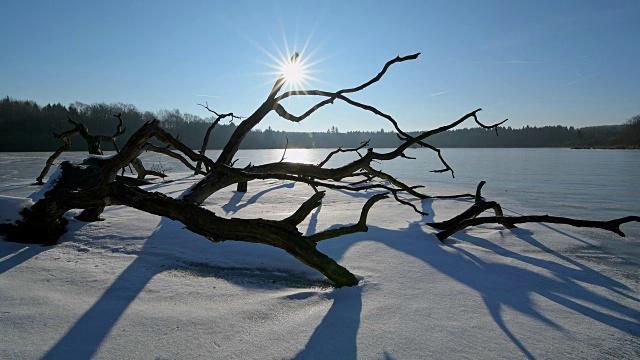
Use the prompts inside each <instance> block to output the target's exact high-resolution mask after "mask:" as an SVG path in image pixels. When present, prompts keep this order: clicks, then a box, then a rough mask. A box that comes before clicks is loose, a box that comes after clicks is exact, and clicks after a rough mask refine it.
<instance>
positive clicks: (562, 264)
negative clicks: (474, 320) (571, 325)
mask: <svg viewBox="0 0 640 360" xmlns="http://www.w3.org/2000/svg"><path fill="white" fill-rule="evenodd" d="M432 203H433V200H432V199H427V200H423V201H422V211H424V212H426V213H429V214H432V213H433V207H432ZM425 219H426V221H427V222H431V221H433V215H429V216H427V217H425V218H424V219H423V221H424V220H425ZM422 226H423V225H421V224H420V223H419V222H412V223H409V224H408V226H407V228H406V229H403V230H389V229H384V228H379V227H376V226H372V225H369V232H368V233H367V234H366V235H365V234H362V233H359V234H352V235H348V236H345V237H344V238H341V239H340V241H341V242H340V243H339V245H337V246H332V248H331V256H332V257H333V256H335V257H336V258H338V257H341V256H342V255H344V253H346V251H347V250H348V249H349V248H350V247H351V246H353V245H354V244H356V243H358V242H360V241H364V240H367V241H377V242H380V243H382V244H384V245H386V246H388V247H390V248H392V249H395V250H397V251H399V252H402V253H404V254H406V255H409V256H411V257H413V258H416V259H418V260H421V261H422V262H424V263H425V264H426V265H429V266H431V267H433V268H435V269H436V270H438V271H440V272H441V273H443V274H445V275H447V276H449V277H450V278H452V279H454V280H455V281H458V282H460V283H462V284H464V285H466V286H468V287H469V288H471V289H473V290H475V291H476V292H477V293H478V294H479V295H480V296H481V298H482V299H483V301H484V303H485V306H486V307H487V310H488V312H489V314H490V315H491V317H492V319H493V321H494V322H495V324H496V325H497V326H498V328H500V329H501V331H502V332H503V333H504V334H505V335H506V336H507V337H508V338H509V339H510V341H511V342H513V344H514V345H515V346H516V347H517V348H518V349H519V350H520V351H521V353H522V354H523V356H525V357H526V358H529V359H533V358H534V356H533V354H532V353H531V352H530V351H529V349H528V348H527V346H526V344H525V342H524V341H523V340H521V339H519V338H518V336H517V335H516V334H515V333H514V332H513V331H512V330H511V329H510V328H509V327H508V326H507V324H506V322H505V320H504V317H503V311H504V309H506V308H510V309H513V310H515V311H517V312H519V313H521V314H523V315H525V316H527V317H529V318H532V319H535V320H537V321H539V322H541V323H543V324H545V325H547V326H549V327H550V328H553V329H556V330H557V331H561V332H564V331H566V329H563V328H562V326H560V325H559V324H557V323H556V322H555V321H554V320H553V319H551V318H549V317H547V316H545V314H543V313H542V312H540V311H539V310H538V307H537V306H536V305H537V304H535V302H534V296H535V295H540V296H542V297H544V298H546V299H548V300H550V301H552V302H554V303H556V304H557V305H560V306H563V307H565V308H566V309H567V310H570V311H572V312H575V313H579V314H581V315H582V316H585V317H587V318H590V319H592V320H595V321H598V322H600V323H602V324H605V325H607V326H609V327H612V328H614V329H617V330H619V331H622V332H625V333H629V334H631V335H635V336H639V335H640V311H638V310H637V309H634V308H632V307H629V306H627V305H625V304H624V303H621V302H618V301H616V300H614V299H611V298H609V297H607V296H605V295H602V294H601V293H598V292H596V291H595V290H591V289H590V288H589V287H588V286H595V287H597V288H600V289H603V290H605V291H611V292H613V293H616V294H618V295H621V296H623V297H625V298H627V299H629V300H631V301H635V302H638V301H640V300H639V299H638V298H635V297H634V296H632V295H630V294H628V293H625V291H627V292H628V291H631V289H630V288H629V287H627V286H626V285H624V284H623V283H621V282H619V281H617V280H615V279H613V278H610V277H608V276H606V275H605V274H603V273H601V272H599V271H597V270H594V269H592V268H590V267H589V266H587V265H585V264H583V263H581V262H579V261H577V260H575V259H573V258H570V257H568V256H566V255H563V254H560V253H558V252H556V251H555V250H553V249H551V248H549V247H548V246H546V245H544V244H543V243H541V242H540V241H538V240H537V239H536V238H535V237H534V234H533V232H531V231H529V230H526V229H521V228H518V229H514V230H511V231H512V232H513V234H514V236H515V237H516V238H518V239H519V240H521V241H524V242H526V243H528V244H530V245H532V246H535V247H537V248H538V249H539V250H540V251H543V252H545V253H547V254H551V255H552V256H554V257H555V259H556V260H553V259H541V258H536V257H535V256H530V255H526V254H521V253H519V252H515V251H513V250H510V249H506V248H504V247H501V246H499V245H497V244H495V243H492V242H491V241H489V240H486V239H483V238H479V237H475V236H471V235H469V234H468V233H465V232H461V233H458V234H456V236H455V239H454V240H453V241H451V240H449V241H448V242H446V243H445V244H441V243H440V242H439V241H438V240H437V239H436V238H435V236H433V235H429V234H427V233H425V231H424V230H423V229H422ZM500 229H502V228H500ZM506 231H509V230H506ZM558 231H559V230H558ZM399 232H402V233H407V234H424V235H426V236H427V237H428V238H427V239H424V241H429V242H431V244H430V245H427V247H422V248H421V251H420V252H416V251H415V250H416V248H415V246H412V245H411V242H406V241H399V239H401V238H402V236H398V233H399ZM559 232H560V231H559ZM394 239H395V240H394ZM456 239H457V240H456ZM575 240H578V241H580V242H582V243H583V244H588V243H587V242H585V241H584V240H581V239H575ZM461 243H468V244H472V245H474V246H477V247H479V248H483V249H486V250H489V251H492V252H493V253H495V254H497V255H499V256H501V257H505V258H507V259H509V260H510V261H509V262H506V261H505V262H495V263H494V262H487V261H485V260H483V259H481V258H480V257H478V256H476V255H475V254H474V253H472V252H470V251H468V250H466V249H465V248H464V247H463V246H460V244H461ZM451 250H453V251H451ZM512 260H517V261H518V262H520V264H521V265H520V266H518V262H513V261H512ZM522 265H524V266H522ZM530 266H533V267H535V268H539V269H540V270H541V271H539V272H538V271H535V270H534V269H531V268H530ZM528 267H529V268H528ZM545 273H551V274H553V276H546V275H544V274H545ZM478 274H481V276H478ZM334 305H335V306H340V305H338V304H336V303H334ZM332 309H333V307H332ZM330 312H331V310H330ZM321 326H322V327H323V329H316V332H320V331H321V330H324V331H326V333H327V335H325V336H324V338H325V339H326V338H329V334H330V330H328V329H325V328H326V325H323V324H321ZM319 327H320V326H319ZM316 332H314V335H315V334H316ZM311 341H316V339H314V338H313V337H312V339H310V342H311ZM314 346H315V345H314ZM307 348H309V349H312V348H313V347H311V346H309V344H307V347H306V348H305V351H304V352H303V353H304V354H307V353H308V352H309V351H307Z"/></svg>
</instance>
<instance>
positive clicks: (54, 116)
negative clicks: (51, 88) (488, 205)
mask: <svg viewBox="0 0 640 360" xmlns="http://www.w3.org/2000/svg"><path fill="white" fill-rule="evenodd" d="M119 113H121V114H122V119H123V120H124V126H126V128H127V134H125V135H124V136H122V137H120V138H119V139H118V145H119V146H122V145H123V144H124V142H125V141H126V139H128V136H127V135H130V134H131V133H133V132H134V131H135V130H137V129H138V128H139V127H140V126H141V125H142V124H144V123H145V122H147V121H150V120H153V119H158V120H160V121H161V124H162V127H163V128H164V129H165V130H167V131H168V132H170V133H171V134H173V135H174V136H179V139H180V140H181V141H182V142H184V143H185V144H186V145H188V146H190V147H191V148H193V149H196V148H200V146H201V145H202V140H203V137H204V134H205V132H206V130H207V128H208V127H209V125H210V124H211V122H212V121H213V118H201V117H200V116H196V115H192V114H183V113H181V112H180V111H179V110H161V111H158V112H155V113H154V112H149V111H140V110H138V109H137V108H136V107H135V106H133V105H131V104H122V103H117V104H104V103H97V104H91V105H87V104H83V103H79V102H75V103H73V104H71V105H69V106H64V105H61V104H53V105H52V104H48V105H46V106H39V105H38V104H36V103H35V102H33V101H24V100H15V99H12V98H9V97H5V98H3V99H2V100H1V101H0V151H16V152H24V151H54V150H55V149H57V148H58V147H60V145H61V141H60V140H58V139H56V138H55V137H54V136H53V133H61V132H64V131H65V130H69V129H71V128H72V127H73V126H72V125H71V124H69V123H68V122H67V116H68V117H70V118H72V119H73V120H74V121H76V122H79V123H83V124H85V125H86V126H87V127H88V128H89V132H90V133H91V134H94V135H109V136H110V135H113V134H114V132H115V130H116V126H117V124H118V120H117V119H116V118H115V117H114V116H113V115H114V114H119ZM336 122H337V123H338V125H339V121H338V120H336ZM235 127H236V124H234V123H228V122H227V123H220V124H218V125H217V126H216V127H215V129H214V130H213V132H212V133H211V138H210V140H209V148H210V149H219V148H221V147H222V146H223V145H224V144H225V143H226V141H227V139H229V137H230V136H231V133H232V132H233V131H234V129H235ZM424 130H428V129H424ZM419 133H420V132H418V131H416V132H411V134H419ZM498 133H499V136H498V137H496V135H495V132H494V131H493V130H485V129H482V128H470V129H467V128H464V129H455V130H451V131H447V132H444V133H441V134H437V135H435V136H433V137H430V138H429V143H430V144H432V145H434V146H437V147H443V148H451V147H491V148H499V147H519V148H521V147H584V148H588V147H613V148H640V115H637V116H634V117H633V118H631V119H629V120H627V121H626V122H625V123H624V124H622V125H609V126H595V127H583V128H574V127H566V126H560V125H557V126H543V127H535V126H533V127H531V126H525V127H523V128H520V129H513V128H511V127H500V128H499V129H498ZM367 140H369V141H370V142H369V144H370V146H372V147H376V148H389V147H395V146H397V145H398V144H399V143H400V141H399V140H398V137H397V135H396V133H394V132H385V131H384V130H380V131H377V132H366V131H348V132H340V131H339V129H338V127H337V126H332V127H331V128H329V129H327V131H326V132H285V131H276V130H272V129H271V128H268V129H266V130H254V131H252V132H251V133H250V134H249V135H248V136H247V138H246V139H245V141H244V142H243V143H242V145H241V148H245V149H274V148H284V147H285V145H287V143H288V147H289V148H336V147H339V146H342V147H356V146H358V145H359V144H360V143H362V142H363V141H367ZM72 142H73V146H72V150H86V144H85V143H84V141H83V140H82V139H80V138H77V139H75V138H74V139H72ZM104 149H105V150H111V149H110V148H109V145H108V144H105V148H104Z"/></svg>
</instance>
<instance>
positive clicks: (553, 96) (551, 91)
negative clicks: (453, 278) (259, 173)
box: [0, 0, 640, 131]
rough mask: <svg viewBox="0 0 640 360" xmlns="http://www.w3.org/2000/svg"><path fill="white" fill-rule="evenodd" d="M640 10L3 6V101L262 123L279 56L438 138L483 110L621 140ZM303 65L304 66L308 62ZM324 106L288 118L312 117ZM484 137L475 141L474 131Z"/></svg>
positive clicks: (516, 122)
mask: <svg viewBox="0 0 640 360" xmlns="http://www.w3.org/2000/svg"><path fill="white" fill-rule="evenodd" d="M639 40H640V1H637V0H631V1H622V0H620V1H617V0H607V1H588V0H580V1H577V0H554V1H546V0H538V1H516V0H500V1H489V0H487V1H428V0H424V1H393V2H392V1H323V0H318V1H313V2H308V1H302V0H298V1H148V2H143V1H116V0H111V1H108V2H106V1H86V0H85V1H41V0H40V1H30V0H20V1H14V0H4V1H2V2H1V3H0V43H1V44H2V48H1V49H0V96H10V97H12V98H15V99H20V100H35V101H36V102H38V103H39V104H41V105H45V104H47V103H58V102H59V103H62V104H64V105H69V104H70V103H72V102H75V101H80V102H83V103H94V102H106V103H112V102H124V103H130V104H134V105H135V106H136V107H138V109H140V110H143V111H144V110H149V111H157V110H161V109H176V108H177V109H179V110H180V111H181V112H183V113H191V114H196V115H200V116H208V115H209V114H208V113H207V112H206V110H204V109H202V108H201V107H199V106H197V104H198V103H204V102H208V104H209V106H210V107H211V108H213V109H215V110H216V111H219V112H224V113H226V112H234V113H235V114H239V115H243V116H247V115H250V114H251V112H252V111H253V110H254V109H255V108H256V107H257V106H258V105H259V104H260V103H262V101H263V100H264V99H265V97H266V95H267V94H268V92H269V90H270V89H271V87H272V85H273V82H274V81H275V79H276V78H277V75H276V74H275V73H274V68H273V65H274V60H273V59H272V56H276V57H280V55H279V53H283V54H285V53H286V49H287V48H288V49H289V51H290V52H292V51H294V50H297V51H299V52H301V53H302V56H301V58H300V59H301V60H306V61H307V64H310V65H311V66H310V68H309V70H310V74H309V75H310V76H311V77H313V79H310V80H309V83H308V85H307V86H305V88H307V89H320V90H328V91H335V90H339V89H341V88H345V87H352V86H356V85H359V84H361V83H363V82H366V81H367V80H368V79H370V78H371V77H373V76H374V75H375V74H377V73H378V71H380V69H381V68H382V66H383V65H384V63H385V62H386V61H388V60H390V59H392V58H394V57H395V56H396V55H409V54H412V53H416V52H421V53H422V55H421V56H420V57H419V58H418V59H417V60H414V61H411V62H405V63H402V64H398V65H395V66H393V67H392V68H391V69H390V71H389V72H388V73H387V75H386V76H385V77H384V78H383V79H382V81H380V82H379V83H377V84H375V85H373V86H372V87H370V88H369V89H367V90H365V91H363V92H362V93H359V94H356V95H353V98H354V99H356V100H359V101H362V102H364V103H367V104H370V105H373V106H376V107H378V108H379V109H380V110H382V111H384V112H386V113H388V114H390V115H392V116H394V117H395V118H396V120H398V122H399V123H400V125H401V127H402V128H403V129H405V130H426V129H429V128H432V127H434V126H438V125H441V124H444V123H448V122H451V121H453V120H455V119H457V118H459V117H460V116H461V115H464V114H466V113H467V112H469V111H472V110H474V109H476V108H483V112H481V113H480V115H481V120H483V121H485V122H494V121H499V120H502V119H505V118H509V119H510V120H509V122H508V123H507V124H506V125H510V126H512V127H521V126H524V125H532V126H533V125H535V126H544V125H558V124H559V125H566V126H576V127H582V126H591V125H603V124H620V123H623V122H624V121H625V120H626V119H628V118H630V117H632V116H634V115H637V114H640V66H639V65H638V63H639V61H640V60H639V59H640V46H638V44H639ZM303 50H304V51H303ZM314 100H318V99H312V98H308V97H307V98H304V99H292V100H287V101H285V102H284V105H285V107H286V108H287V109H290V110H291V111H292V112H294V113H295V112H297V113H300V111H302V110H303V109H304V108H305V107H308V106H311V105H312V104H313V103H314V102H313V101H314ZM471 125H472V124H471V123H469V124H467V126H471ZM267 126H271V127H272V128H274V129H279V130H290V131H323V130H326V129H327V128H329V127H331V126H336V127H338V128H339V130H340V131H349V130H379V129H381V128H384V129H386V130H390V129H391V126H390V125H389V124H388V123H387V122H386V121H385V120H383V119H380V118H376V117H374V116H371V115H370V114H368V113H366V112H364V111H362V110H356V109H351V108H349V107H347V106H346V105H344V104H339V103H336V104H334V105H331V106H328V107H325V108H323V109H322V110H320V111H319V112H317V113H316V114H315V115H314V116H313V117H311V118H309V119H307V120H305V121H304V122H302V123H301V124H294V123H290V122H287V121H285V120H283V119H280V118H278V117H277V115H275V114H273V115H270V116H269V117H268V118H267V119H265V121H264V123H262V124H260V125H259V126H258V127H259V128H262V129H264V128H266V127H267Z"/></svg>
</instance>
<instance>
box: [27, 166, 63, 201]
mask: <svg viewBox="0 0 640 360" xmlns="http://www.w3.org/2000/svg"><path fill="white" fill-rule="evenodd" d="M60 176H62V168H61V167H57V168H56V171H54V172H53V174H51V176H50V177H49V180H47V182H46V183H45V184H44V185H43V186H42V187H41V188H40V189H39V190H38V191H35V192H34V193H33V194H31V195H29V198H30V199H31V200H33V202H34V203H36V202H38V200H40V199H42V198H44V195H45V194H46V193H47V192H48V191H49V190H51V189H53V187H54V186H56V184H57V183H58V180H60Z"/></svg>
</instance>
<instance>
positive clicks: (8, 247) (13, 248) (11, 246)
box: [0, 240, 50, 274]
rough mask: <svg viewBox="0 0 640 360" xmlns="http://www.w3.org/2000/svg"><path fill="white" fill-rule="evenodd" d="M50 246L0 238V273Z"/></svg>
mask: <svg viewBox="0 0 640 360" xmlns="http://www.w3.org/2000/svg"><path fill="white" fill-rule="evenodd" d="M48 249H50V247H47V246H43V245H27V244H18V243H11V242H6V241H4V240H0V274H3V273H5V272H7V271H9V270H11V269H13V268H14V267H16V266H18V265H20V264H22V263H24V262H26V261H28V260H29V259H31V258H33V257H35V256H36V255H38V254H40V253H43V252H45V251H47V250H48Z"/></svg>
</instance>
